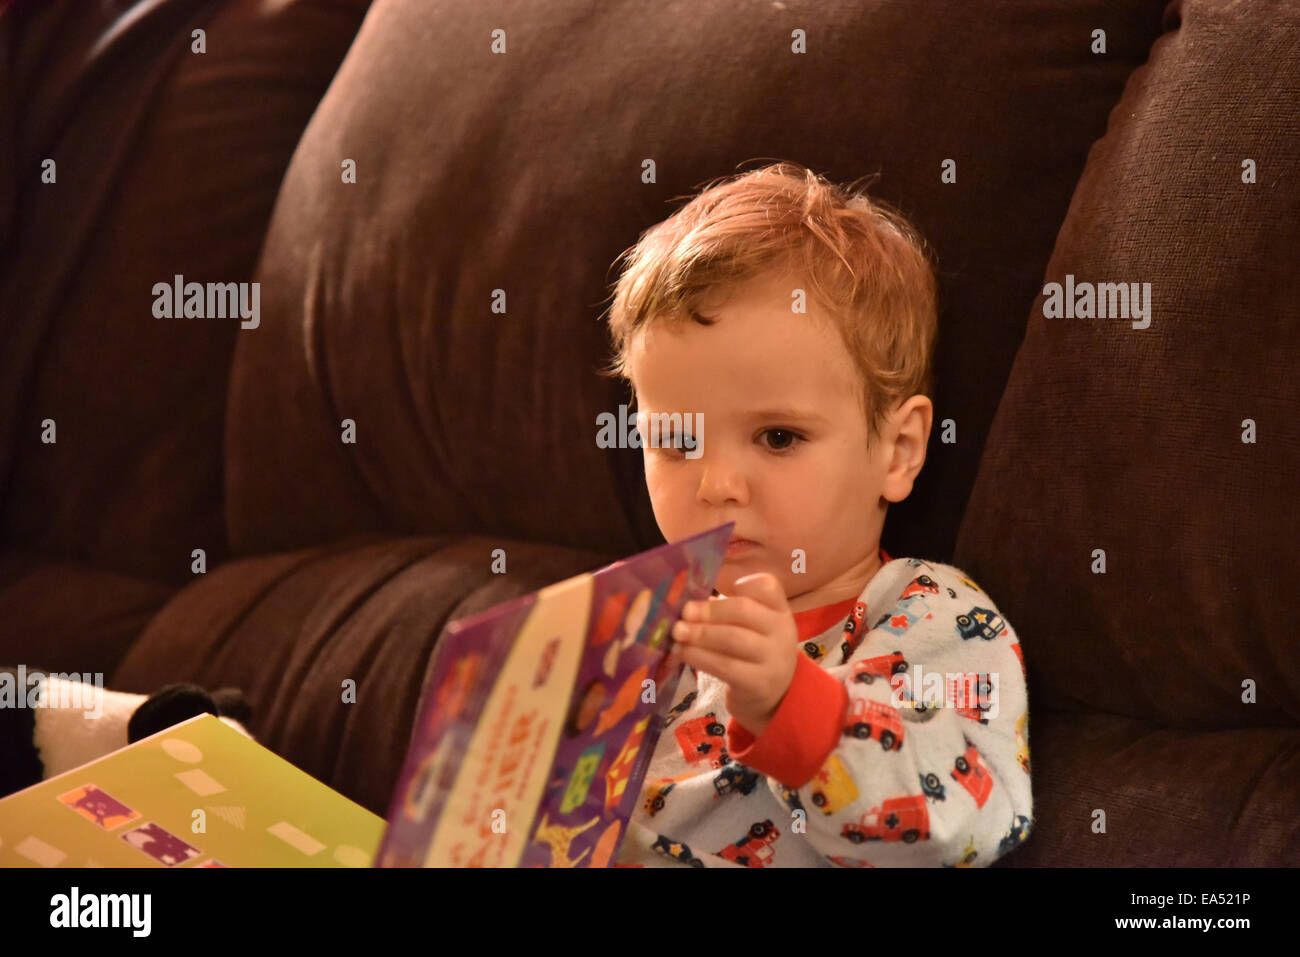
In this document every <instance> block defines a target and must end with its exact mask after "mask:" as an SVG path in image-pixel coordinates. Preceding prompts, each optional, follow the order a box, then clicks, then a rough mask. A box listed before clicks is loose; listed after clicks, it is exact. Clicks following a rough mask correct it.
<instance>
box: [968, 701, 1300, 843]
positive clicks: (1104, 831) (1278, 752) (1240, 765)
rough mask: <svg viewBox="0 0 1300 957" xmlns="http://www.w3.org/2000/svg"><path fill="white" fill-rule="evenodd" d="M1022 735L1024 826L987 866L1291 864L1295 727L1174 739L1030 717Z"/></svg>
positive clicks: (1151, 728)
mask: <svg viewBox="0 0 1300 957" xmlns="http://www.w3.org/2000/svg"><path fill="white" fill-rule="evenodd" d="M1029 739H1030V752H1031V756H1030V766H1031V769H1032V771H1033V779H1034V821H1033V827H1032V829H1031V831H1030V834H1029V838H1028V840H1026V841H1025V843H1024V844H1023V845H1022V846H1020V847H1019V848H1017V849H1016V850H1015V852H1014V853H1011V854H1008V855H1007V856H1006V857H1003V858H999V859H998V860H997V861H996V862H994V865H993V866H994V867H1294V866H1295V862H1296V861H1297V860H1300V815H1297V814H1296V797H1295V796H1296V794H1297V792H1300V730H1297V729H1295V728H1290V729H1286V728H1256V729H1253V730H1237V731H1181V730H1171V729H1168V728H1162V727H1160V726H1159V725H1157V724H1154V723H1151V722H1146V721H1138V720H1135V719H1133V718H1124V717H1120V716H1119V715H1113V714H1097V713H1094V714H1062V713H1053V712H1043V711H1039V710H1034V711H1033V712H1032V714H1031V717H1030V720H1029ZM1098 812H1102V813H1098ZM1009 824H1010V822H1008V825H1009Z"/></svg>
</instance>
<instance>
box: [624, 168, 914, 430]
mask: <svg viewBox="0 0 1300 957" xmlns="http://www.w3.org/2000/svg"><path fill="white" fill-rule="evenodd" d="M855 183H856V181H855ZM854 187H855V184H850V185H849V186H847V187H840V186H837V185H835V184H833V183H830V182H829V181H827V180H826V179H825V178H823V177H821V176H819V175H817V174H815V173H813V172H812V171H811V170H809V169H807V168H806V167H803V166H800V165H798V164H795V163H789V162H778V163H773V164H771V165H768V166H765V167H762V168H760V169H756V170H752V171H750V172H747V173H740V174H736V175H735V176H731V177H723V178H721V179H720V180H714V181H713V182H711V183H710V184H709V185H708V186H706V187H705V189H704V190H703V191H702V192H700V193H699V194H698V195H696V196H695V197H694V198H693V199H691V200H690V201H689V202H688V203H686V205H684V206H682V207H681V208H680V209H679V210H677V211H676V212H675V213H673V214H672V215H671V216H669V217H668V218H667V219H665V220H664V221H662V222H660V223H657V224H656V225H654V226H652V227H651V228H649V229H647V230H646V231H645V232H644V233H642V235H641V237H640V239H639V240H638V241H637V243H636V245H635V246H632V247H630V248H628V249H626V250H624V251H623V253H621V254H620V255H619V256H618V258H617V259H615V260H614V264H615V265H617V264H618V263H619V261H620V260H622V261H624V268H623V270H622V272H621V274H620V276H619V278H618V281H617V283H616V284H615V285H614V287H613V302H612V304H611V305H610V307H609V308H608V310H607V311H608V314H609V332H610V337H611V339H612V342H613V351H614V358H613V360H612V361H611V363H610V365H609V366H608V367H607V368H605V369H603V370H601V373H600V374H601V375H604V376H613V377H617V378H621V379H626V380H627V381H628V382H629V384H631V385H632V386H633V387H634V386H635V383H633V382H632V379H631V375H630V373H629V370H628V352H629V348H630V346H631V344H632V342H633V339H634V337H635V336H636V334H637V333H638V332H639V331H641V330H642V329H644V328H645V327H647V326H648V325H649V324H650V323H651V322H652V321H653V322H658V321H664V322H667V323H670V324H673V325H680V324H683V323H686V322H688V321H691V320H694V321H695V322H697V323H699V324H700V325H705V326H708V325H713V323H714V321H716V320H710V319H706V318H704V317H703V316H701V315H699V313H698V312H697V311H696V310H697V307H698V305H699V303H700V301H701V299H702V298H703V297H704V296H705V295H706V294H707V293H708V292H709V291H710V290H713V289H717V288H724V287H728V286H734V285H735V284H738V283H741V282H743V281H745V280H746V279H748V278H750V277H752V276H754V275H755V274H757V273H758V272H759V271H761V270H763V269H766V268H771V267H774V266H785V267H792V268H793V269H794V270H795V272H796V273H797V274H798V275H800V276H803V277H807V278H808V279H809V280H810V281H811V286H812V296H813V297H815V299H816V301H817V302H818V303H819V304H820V305H821V306H822V308H823V309H824V310H825V311H826V312H827V314H828V315H829V316H830V318H831V319H832V321H833V322H834V323H835V325H836V326H837V327H838V329H839V332H840V335H841V338H842V341H843V342H844V346H845V348H846V349H847V351H848V353H849V355H850V357H851V358H852V359H853V362H854V365H855V367H856V369H857V371H858V374H859V399H860V401H861V403H862V408H863V412H864V414H865V416H866V420H867V424H868V443H870V439H871V438H872V437H874V436H877V435H878V434H879V428H880V425H881V424H882V422H883V421H884V417H885V415H886V414H887V413H888V412H889V411H890V410H892V409H893V408H895V407H896V406H897V405H898V404H899V403H900V402H903V401H905V400H907V399H908V398H910V397H911V396H913V395H917V394H921V395H929V393H930V392H931V389H932V388H933V380H932V372H931V361H932V357H933V350H934V342H935V338H936V335H937V330H938V316H937V306H936V282H935V275H934V268H933V265H932V252H931V250H930V248H929V246H928V245H927V244H926V242H925V240H924V239H923V238H922V237H921V236H920V234H919V233H918V232H917V231H916V230H915V229H914V228H913V227H912V226H911V224H910V223H908V221H907V220H906V219H905V218H904V217H903V215H902V214H901V213H899V212H898V211H896V210H895V209H893V208H892V207H890V206H888V205H886V204H884V203H881V202H878V201H875V200H872V199H868V198H867V196H866V194H865V192H862V193H859V192H855V191H854Z"/></svg>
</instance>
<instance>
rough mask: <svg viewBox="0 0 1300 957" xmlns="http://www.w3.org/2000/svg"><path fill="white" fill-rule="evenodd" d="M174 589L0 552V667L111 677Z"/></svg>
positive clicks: (65, 563)
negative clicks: (7, 666) (18, 667)
mask: <svg viewBox="0 0 1300 957" xmlns="http://www.w3.org/2000/svg"><path fill="white" fill-rule="evenodd" d="M173 592H174V589H172V588H169V587H167V586H166V585H160V584H158V583H157V582H150V581H141V580H139V579H135V578H131V577H128V576H126V575H118V574H116V573H113V572H106V571H103V570H101V569H98V568H93V567H90V566H87V565H82V564H78V563H75V562H44V561H42V560H41V558H40V556H37V555H32V554H28V553H23V552H4V553H0V662H2V663H4V664H11V665H17V664H25V665H27V666H28V667H30V668H36V669H39V670H42V671H44V670H50V671H64V672H69V671H75V672H79V673H90V674H94V673H95V672H100V673H102V674H104V675H108V674H111V673H112V671H113V669H114V668H115V667H117V663H118V662H119V661H120V660H121V658H122V656H123V655H124V654H126V652H127V649H129V648H130V647H131V645H132V644H133V643H134V642H135V640H136V639H137V638H138V637H139V636H140V633H141V632H142V631H143V630H144V629H145V626H147V625H148V624H149V622H150V621H151V620H152V619H153V616H154V615H155V614H157V613H158V610H159V609H160V608H162V606H163V605H164V604H165V603H166V602H167V599H168V598H170V597H171V595H172V593H173Z"/></svg>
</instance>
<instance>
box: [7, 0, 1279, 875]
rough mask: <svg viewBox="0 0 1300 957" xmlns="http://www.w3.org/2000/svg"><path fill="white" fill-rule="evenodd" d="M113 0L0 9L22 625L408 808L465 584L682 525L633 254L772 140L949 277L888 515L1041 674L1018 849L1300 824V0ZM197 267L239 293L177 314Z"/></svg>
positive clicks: (88, 661) (654, 539) (15, 639)
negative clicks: (499, 568) (615, 309)
mask: <svg viewBox="0 0 1300 957" xmlns="http://www.w3.org/2000/svg"><path fill="white" fill-rule="evenodd" d="M3 6H4V4H3V3H0V7H3ZM113 8H114V5H113V4H101V5H99V7H98V8H97V10H96V13H95V14H94V15H93V16H90V15H87V13H86V8H85V7H84V5H79V4H76V3H74V2H72V0H62V2H53V3H29V2H26V0H16V2H15V3H14V4H13V5H11V6H10V7H9V9H8V10H7V11H6V12H5V13H3V14H0V310H2V311H0V323H2V327H3V343H4V349H3V351H0V483H2V484H0V493H2V495H3V497H2V498H0V662H14V663H16V662H27V661H37V662H40V663H41V664H43V665H44V666H45V667H48V668H54V669H62V670H67V671H91V672H93V671H103V672H104V673H105V674H106V675H107V680H108V681H109V683H110V684H112V685H114V686H116V687H119V688H121V689H123V690H130V691H150V690H152V689H154V688H156V687H158V686H160V685H162V684H165V683H168V682H171V681H181V680H190V681H196V682H198V683H200V684H203V685H206V686H208V687H220V686H225V685H235V686H239V687H241V688H243V689H244V690H245V691H246V693H247V695H248V697H249V700H250V701H251V702H252V704H253V707H254V717H253V721H252V727H253V731H254V732H255V733H256V734H257V736H258V737H259V739H260V740H261V741H262V742H263V743H265V744H266V745H267V746H268V747H270V748H272V749H274V750H275V751H277V752H278V753H280V754H282V755H284V756H285V757H286V758H288V759H290V760H292V761H293V762H295V763H296V764H297V765H299V766H300V767H302V768H303V769H304V770H306V771H308V772H310V773H311V774H313V775H315V776H316V777H318V778H320V779H321V780H322V781H324V782H326V783H328V784H330V785H331V786H333V787H335V788H337V789H338V790H339V791H341V792H343V793H344V794H346V795H348V796H350V797H352V798H353V799H355V800H356V801H358V802H360V803H361V804H363V805H365V806H367V807H369V808H370V809H372V810H374V811H376V812H377V813H380V814H383V813H385V812H386V810H387V807H388V800H389V797H390V794H391V790H392V788H393V786H394V784H395V782H396V777H397V773H398V770H399V767H400V763H401V760H402V757H403V755H404V752H405V747H406V743H407V738H408V734H409V731H410V727H411V723H412V721H413V719H414V715H415V709H416V706H417V704H418V700H419V694H420V689H421V686H422V682H423V680H424V677H425V675H426V671H427V667H428V663H429V658H430V654H431V651H432V649H433V646H434V643H435V641H436V639H437V636H438V634H439V631H440V629H441V628H442V626H443V624H444V623H445V622H446V621H448V620H449V619H450V618H453V617H456V616H459V615H463V614H466V613H468V612H472V611H474V610H477V609H481V608H484V607H487V606H489V605H492V604H495V603H497V602H500V601H503V600H506V599H508V598H511V597H514V596H517V595H520V594H523V593H526V592H528V591H531V590H533V589H535V588H538V587H540V586H543V585H546V584H549V583H551V582H553V581H556V580H558V579H560V578H563V577H567V576H569V575H572V574H575V573H577V572H579V571H583V570H587V569H590V568H593V567H595V566H597V565H600V564H603V563H605V562H608V561H611V560H614V559H616V558H618V557H621V556H623V555H625V554H628V553H631V552H634V551H638V550H640V549H644V548H648V547H651V546H653V545H655V544H658V543H659V542H661V541H662V539H661V537H660V536H659V533H658V530H657V528H656V526H655V523H654V519H653V514H652V512H651V509H650V505H649V500H648V497H647V495H646V492H645V487H644V483H643V481H642V478H641V471H640V459H639V453H638V452H636V451H635V450H606V449H601V448H598V447H597V445H596V443H595V441H594V435H595V431H596V429H595V422H596V417H597V415H598V414H599V413H601V412H602V411H614V410H617V408H618V406H619V404H620V403H621V402H626V401H627V396H626V395H625V394H623V393H621V392H620V391H619V389H618V388H617V387H616V386H615V385H614V384H613V383H612V382H610V381H609V380H607V379H604V378H602V377H600V376H598V375H597V374H596V370H597V369H598V368H599V367H600V366H601V365H603V364H604V362H605V360H606V358H607V355H606V339H605V332H604V329H603V328H602V326H601V325H600V324H599V323H598V322H597V321H596V320H597V318H598V317H599V315H600V313H601V310H602V309H603V307H604V304H605V302H606V299H605V297H606V295H607V293H608V284H609V283H610V282H611V281H612V279H613V275H612V273H611V272H610V271H609V265H610V263H612V262H613V260H614V258H615V257H616V256H617V255H618V253H619V252H620V251H622V250H623V249H624V248H625V247H626V246H628V245H630V244H631V243H632V242H633V241H634V240H635V239H636V236H637V234H638V233H639V231H640V230H642V229H644V228H646V227H647V226H648V225H650V224H651V223H653V222H655V221H657V220H659V219H661V218H663V217H664V216H665V215H667V214H668V213H669V212H670V211H671V210H672V208H674V207H673V204H672V201H673V199H674V198H675V197H680V196H683V195H685V194H687V193H689V192H690V191H692V190H693V189H694V188H695V187H697V186H698V185H700V184H701V183H703V182H705V181H707V180H709V179H710V178H712V177H715V176H718V175H723V174H726V173H730V172H734V171H736V170H737V169H738V168H740V164H742V163H746V162H747V161H748V162H750V163H753V162H754V161H757V160H761V159H766V158H784V159H792V160H796V161H798V162H801V163H804V164H806V165H808V166H810V167H812V168H814V169H816V170H818V171H819V172H823V173H825V174H826V175H828V176H830V177H831V178H833V179H836V180H840V181H849V180H852V179H854V178H856V177H859V176H862V175H863V174H866V173H873V172H878V173H879V174H880V175H879V178H878V180H877V181H876V183H875V184H874V186H873V187H872V192H873V193H874V194H875V195H877V196H879V197H881V198H883V199H886V200H888V201H890V202H892V203H895V204H896V205H899V206H901V207H902V208H903V210H904V211H905V212H906V213H907V214H909V215H910V216H911V217H912V218H913V219H914V221H915V222H916V223H917V225H918V226H919V227H920V228H921V230H922V231H923V232H924V233H925V235H926V236H927V237H928V238H929V239H930V240H931V241H932V243H933V244H934V245H935V247H936V248H937V251H938V258H939V267H940V290H941V293H940V296H941V333H940V340H939V344H938V355H937V367H936V373H937V382H938V385H937V392H936V394H935V396H934V399H935V411H936V415H935V422H936V427H935V432H934V435H933V436H932V440H931V445H930V449H929V458H928V461H927V465H926V468H925V471H924V472H923V474H922V476H921V479H920V482H919V483H918V485H917V488H916V491H915V492H914V494H913V495H912V497H911V498H909V499H908V500H907V501H906V502H904V503H902V504H900V505H898V506H895V507H894V508H893V509H892V510H891V514H890V517H889V521H888V525H887V530H886V535H885V540H884V542H883V545H884V547H885V548H886V549H887V550H888V551H889V552H890V553H891V554H894V555H916V556H919V557H925V558H930V559H934V560H939V561H945V562H953V563H955V564H958V565H960V566H961V567H963V568H964V569H966V571H967V572H968V573H969V574H970V575H971V576H972V577H974V578H975V579H976V580H977V581H978V582H979V583H980V584H981V585H982V586H983V587H985V588H986V589H987V590H988V591H989V592H990V593H991V594H992V595H993V596H994V598H995V599H996V600H997V601H998V603H999V605H1000V607H1001V609H1002V610H1003V611H1004V612H1005V614H1006V615H1007V617H1008V618H1009V619H1010V620H1011V621H1012V622H1013V624H1014V625H1015V626H1016V629H1017V631H1018V633H1019V634H1020V636H1021V640H1022V644H1023V648H1024V655H1025V663H1026V666H1027V669H1028V674H1029V690H1030V702H1031V721H1030V729H1031V731H1030V734H1031V740H1032V753H1033V772H1034V782H1035V826H1034V829H1033V833H1032V836H1031V838H1030V839H1029V841H1028V842H1027V843H1026V844H1025V845H1024V846H1023V847H1022V848H1020V849H1018V850H1017V851H1016V852H1014V853H1013V854H1011V855H1009V856H1008V857H1007V858H1005V859H1003V861H1001V862H999V863H1000V864H1005V865H1007V866H1016V865H1144V866H1165V865H1180V866H1181V865H1210V866H1218V865H1242V864H1247V865H1280V864H1295V863H1297V862H1300V798H1298V797H1297V794H1298V793H1300V654H1297V643H1296V638H1295V634H1294V629H1293V628H1292V627H1291V620H1290V613H1289V612H1288V610H1287V609H1288V607H1289V606H1287V605H1285V603H1284V601H1283V600H1282V599H1283V598H1284V596H1285V594H1286V593H1287V592H1288V591H1291V592H1293V591H1294V585H1293V584H1292V583H1293V582H1295V581H1296V580H1297V579H1298V578H1300V561H1298V560H1297V558H1296V544H1295V543H1296V541H1297V532H1298V531H1300V527H1298V525H1297V518H1296V515H1297V512H1296V508H1295V504H1294V502H1293V501H1292V500H1291V499H1292V498H1293V495H1294V492H1295V489H1296V480H1295V476H1296V474H1297V463H1298V462H1300V424H1298V423H1300V389H1298V388H1297V385H1296V381H1297V380H1296V377H1295V376H1294V375H1291V374H1290V372H1291V370H1290V368H1289V366H1290V364H1292V363H1293V362H1294V359H1295V358H1296V356H1297V355H1300V348H1297V347H1298V346H1300V306H1297V302H1298V301H1300V289H1298V288H1297V279H1296V277H1297V275H1300V271H1298V270H1297V269H1296V259H1297V235H1296V231H1295V226H1294V224H1295V222H1296V221H1297V214H1298V213H1300V208H1298V207H1300V183H1297V178H1296V172H1297V167H1298V165H1300V143H1298V142H1297V138H1296V136H1295V116H1296V108H1297V104H1296V101H1295V97H1296V89H1297V80H1298V79H1300V54H1298V53H1297V50H1300V42H1297V40H1298V38H1300V15H1297V13H1296V11H1295V9H1294V7H1288V5H1284V4H1280V3H1279V4H1276V5H1273V6H1271V7H1267V8H1261V7H1260V6H1258V5H1256V6H1251V5H1244V4H1237V3H1231V2H1228V0H1190V2H1186V3H1179V2H1174V3H1170V4H1168V5H1166V4H1164V3H1162V2H1154V0H1152V2H1146V3H1133V4H1123V5H1116V4H1112V3H1109V2H1105V0H1073V2H1070V3H1061V2H1059V0H1024V2H1008V0H999V2H989V3H980V4H972V3H969V2H966V0H939V2H935V3H932V4H927V5H926V7H925V11H926V15H925V16H924V17H922V16H920V15H918V13H917V11H916V10H915V9H914V8H912V7H911V6H905V5H900V4H889V3H883V2H869V3H862V4H843V5H836V8H835V9H832V10H825V9H822V8H821V7H814V8H807V9H805V8H802V7H801V6H800V5H798V4H787V5H785V8H784V9H778V8H777V7H776V6H775V5H768V4H762V5H759V4H755V5H748V6H744V7H739V8H738V7H737V5H735V4H733V3H727V2H716V3H714V2H708V3H699V4H691V5H689V7H673V8H671V11H672V12H668V11H652V10H647V9H645V7H644V5H642V4H637V3H632V2H622V0H620V2H611V3H602V4H590V3H578V2H574V0H557V2H554V3H548V4H546V5H544V6H541V7H537V8H533V7H520V6H519V5H516V4H502V3H497V2H495V0H488V2H482V3H478V4H472V5H467V4H460V3H450V2H444V0H375V2H373V3H372V4H369V9H367V4H365V3H364V2H351V3H349V2H343V0H332V2H331V0H286V2H283V3H278V4H264V3H261V2H253V0H227V2H219V0H207V2H199V0H189V2H186V0H152V2H151V0H141V2H135V3H130V2H126V0H121V2H119V3H117V4H116V8H117V9H113ZM1121 8H1122V9H1121ZM688 10H689V12H687V11H688ZM95 17H99V18H100V19H98V20H97V19H95ZM196 29H202V30H204V31H205V34H204V37H205V42H206V52H204V53H196V52H193V43H194V35H193V31H194V30H196ZM496 29H501V30H504V31H505V33H504V39H505V44H506V52H504V53H495V54H494V53H493V51H492V41H493V33H492V31H493V30H496ZM794 30H802V31H805V33H804V35H803V36H804V39H805V42H806V52H803V53H798V52H794V51H793V50H792V44H793V43H797V42H798V39H799V38H798V36H792V31H794ZM1096 30H1103V31H1104V34H1105V49H1104V52H1103V51H1101V50H1099V49H1095V48H1096V47H1097V45H1098V42H1099V41H1098V39H1097V36H1096V34H1095V33H1094V31H1096ZM354 37H355V39H354ZM345 54H346V55H345ZM10 133H12V135H9V134H10ZM51 157H53V158H54V159H55V160H56V162H57V182H56V183H55V184H49V183H42V182H41V173H42V160H44V159H46V158H51ZM947 159H952V160H955V162H956V182H955V183H945V182H943V181H941V176H940V173H941V164H943V162H944V161H945V160H947ZM1243 159H1253V160H1254V162H1255V170H1256V172H1255V177H1256V179H1255V182H1253V183H1244V182H1243V181H1242V160H1243ZM347 160H352V161H354V163H355V182H345V178H346V177H345V176H344V172H343V171H344V167H345V161H347ZM648 161H652V164H653V166H652V169H653V174H654V175H653V177H650V176H648V175H647V174H646V172H645V171H646V169H647V167H648V165H649V164H648ZM176 274H181V275H183V276H185V278H186V280H194V281H200V282H213V281H220V282H246V281H257V282H259V283H260V294H261V299H260V324H259V325H258V327H257V328H255V329H254V328H241V326H240V323H239V322H238V321H237V320H233V319H196V318H191V319H164V318H156V317H155V316H154V314H153V310H152V307H151V305H152V302H153V296H152V294H151V289H152V287H153V285H154V284H155V283H157V282H170V281H171V280H172V278H173V276H174V275H176ZM1066 275H1070V276H1072V277H1074V279H1075V280H1077V281H1079V282H1084V281H1090V282H1095V283H1100V282H1130V281H1133V282H1144V281H1145V282H1150V283H1151V284H1152V290H1153V292H1152V302H1153V304H1154V305H1153V313H1152V319H1151V323H1150V325H1149V327H1147V328H1145V329H1134V328H1132V324H1131V323H1130V322H1128V321H1127V320H1123V319H1105V320H1102V319H1091V318H1048V317H1046V316H1045V315H1044V302H1045V297H1044V296H1043V287H1044V284H1045V283H1047V282H1065V278H1064V277H1065V276H1066ZM498 289H501V290H505V293H506V297H507V298H506V301H507V308H506V311H505V312H504V313H501V312H499V311H493V308H492V304H493V301H494V290H498ZM50 419H52V420H54V422H55V424H56V428H57V442H55V443H53V444H51V443H47V442H43V441H42V432H43V430H45V429H46V428H47V427H46V425H45V424H44V423H45V420H50ZM1246 419H1250V420H1252V421H1253V423H1254V430H1255V435H1254V439H1255V441H1254V442H1253V443H1247V442H1243V441H1242V435H1243V433H1245V432H1246V431H1247V428H1248V427H1247V426H1246V425H1245V424H1243V422H1244V420H1246ZM345 420H350V422H351V426H352V430H353V433H354V441H344V440H343V438H344V429H345V425H346V422H345ZM946 420H951V422H950V423H947V422H946ZM945 431H946V432H948V433H949V434H954V433H955V441H944V432H945ZM497 548H502V549H505V551H506V555H507V561H508V566H507V567H508V573H507V574H505V575H494V574H492V571H491V553H492V550H493V549H497ZM197 549H202V561H203V562H204V563H205V564H203V565H197V564H196V562H198V561H199V560H200V559H199V558H198V557H196V551H195V550H197ZM1098 550H1100V551H1101V552H1104V558H1105V562H1106V565H1105V571H1104V573H1101V572H1099V571H1098V570H1097V569H1098V567H1099V565H1098V561H1099V560H1098V554H1099V551H1098ZM196 569H198V571H196ZM349 679H351V680H353V681H355V682H356V685H357V696H356V701H355V703H345V701H344V700H343V695H342V688H343V686H344V683H345V682H346V681H348V680H349ZM1243 689H1245V690H1243ZM1252 695H1253V700H1251V701H1250V702H1249V703H1248V702H1247V701H1244V700H1243V698H1247V697H1251V696H1252ZM1099 812H1100V813H1099ZM1099 822H1103V823H1104V830H1102V829H1101V825H1100V824H1099Z"/></svg>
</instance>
